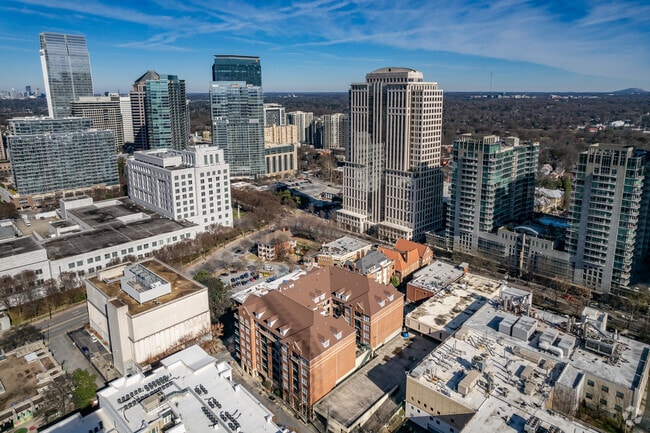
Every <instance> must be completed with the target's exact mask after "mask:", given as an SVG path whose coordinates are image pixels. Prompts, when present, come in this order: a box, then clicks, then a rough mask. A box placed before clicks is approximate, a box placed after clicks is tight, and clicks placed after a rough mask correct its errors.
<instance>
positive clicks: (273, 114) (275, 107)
mask: <svg viewBox="0 0 650 433" xmlns="http://www.w3.org/2000/svg"><path fill="white" fill-rule="evenodd" d="M286 124H287V115H286V113H285V109H284V107H283V106H282V105H280V104H264V126H271V125H278V126H283V125H286Z"/></svg>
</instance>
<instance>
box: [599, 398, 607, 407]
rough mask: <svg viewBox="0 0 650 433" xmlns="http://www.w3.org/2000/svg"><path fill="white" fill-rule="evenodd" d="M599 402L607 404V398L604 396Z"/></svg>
mask: <svg viewBox="0 0 650 433" xmlns="http://www.w3.org/2000/svg"><path fill="white" fill-rule="evenodd" d="M600 404H602V405H603V406H607V400H605V399H604V398H601V399H600Z"/></svg>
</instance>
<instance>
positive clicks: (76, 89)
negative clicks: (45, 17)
mask: <svg viewBox="0 0 650 433" xmlns="http://www.w3.org/2000/svg"><path fill="white" fill-rule="evenodd" d="M40 40H41V50H40V53H41V66H42V67H43V79H44V81H45V94H46V96H47V109H48V113H49V115H50V117H54V118H60V117H67V116H70V115H71V114H72V111H71V107H70V105H71V103H72V102H73V101H75V100H76V99H77V98H78V97H80V96H93V81H92V76H91V73H90V57H89V56H88V49H87V48H86V38H85V37H84V36H80V35H65V34H60V33H41V34H40Z"/></svg>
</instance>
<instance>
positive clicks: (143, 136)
mask: <svg viewBox="0 0 650 433" xmlns="http://www.w3.org/2000/svg"><path fill="white" fill-rule="evenodd" d="M159 79H160V75H159V74H158V73H157V72H156V71H147V72H145V73H144V74H143V75H141V76H140V77H138V79H136V80H135V82H134V83H133V88H132V89H131V92H129V97H130V99H131V121H132V125H133V147H134V148H135V149H139V150H144V149H148V148H149V146H148V144H147V112H146V106H145V105H146V104H145V99H146V95H147V94H146V88H147V81H148V80H159Z"/></svg>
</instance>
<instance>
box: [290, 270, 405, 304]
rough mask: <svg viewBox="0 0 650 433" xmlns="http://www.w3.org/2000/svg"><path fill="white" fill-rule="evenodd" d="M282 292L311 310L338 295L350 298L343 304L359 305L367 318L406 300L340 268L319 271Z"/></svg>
mask: <svg viewBox="0 0 650 433" xmlns="http://www.w3.org/2000/svg"><path fill="white" fill-rule="evenodd" d="M281 290H282V292H283V293H284V294H285V295H286V296H288V297H290V298H292V299H294V300H295V301H296V302H298V303H300V304H302V305H305V306H306V307H307V308H309V309H314V308H317V305H319V304H321V303H323V302H324V301H325V300H328V303H329V299H330V298H331V297H332V296H334V295H335V294H344V295H347V297H346V299H345V300H343V302H344V303H345V304H347V305H357V304H358V305H359V306H360V307H361V308H362V309H363V311H364V313H365V314H367V315H372V314H375V313H377V312H379V311H380V310H381V309H382V308H383V307H384V306H385V305H388V304H390V303H392V302H396V301H397V300H398V299H400V298H401V297H402V294H401V293H400V292H398V291H397V290H396V289H395V288H394V287H392V286H387V285H384V284H380V283H378V282H377V281H375V280H374V279H371V278H367V277H366V276H364V275H361V274H359V273H356V272H353V271H349V270H347V269H344V268H341V267H338V266H328V267H324V268H317V269H315V270H313V271H311V272H310V273H308V274H307V275H304V276H302V277H300V278H299V279H298V280H297V281H294V282H292V283H290V284H288V285H285V286H282V287H281ZM391 298H392V299H391Z"/></svg>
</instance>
